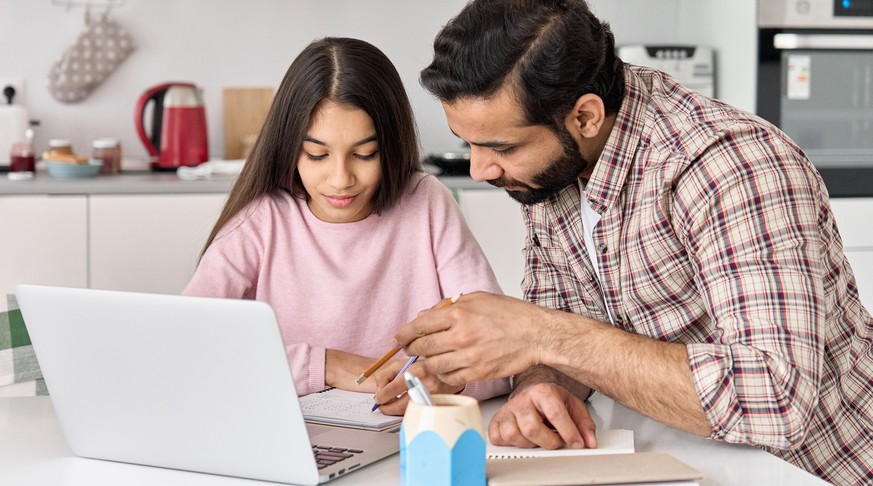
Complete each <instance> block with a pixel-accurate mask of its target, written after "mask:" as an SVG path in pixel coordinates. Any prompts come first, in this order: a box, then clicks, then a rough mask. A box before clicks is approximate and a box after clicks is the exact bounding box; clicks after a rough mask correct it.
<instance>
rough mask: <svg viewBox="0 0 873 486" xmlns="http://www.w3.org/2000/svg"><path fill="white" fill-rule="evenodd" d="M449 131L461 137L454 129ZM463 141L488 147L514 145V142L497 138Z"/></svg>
mask: <svg viewBox="0 0 873 486" xmlns="http://www.w3.org/2000/svg"><path fill="white" fill-rule="evenodd" d="M449 131H450V132H452V134H454V135H455V136H456V137H458V138H461V137H459V136H458V134H457V133H455V131H454V130H452V129H449ZM461 140H464V139H461ZM464 141H465V142H467V143H469V144H470V145H475V146H477V147H488V148H499V147H506V146H509V145H514V144H511V143H509V142H501V141H499V140H488V141H485V142H471V141H470V140H464Z"/></svg>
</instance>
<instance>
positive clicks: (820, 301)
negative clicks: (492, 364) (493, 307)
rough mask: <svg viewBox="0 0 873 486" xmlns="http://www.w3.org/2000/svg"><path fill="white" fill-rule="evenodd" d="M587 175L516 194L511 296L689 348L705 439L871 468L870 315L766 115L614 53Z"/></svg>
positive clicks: (834, 476) (810, 180) (849, 479)
mask: <svg viewBox="0 0 873 486" xmlns="http://www.w3.org/2000/svg"><path fill="white" fill-rule="evenodd" d="M626 78H627V91H628V92H627V95H626V99H625V100H624V103H623V105H622V107H621V109H620V111H619V113H618V116H617V119H616V120H615V125H614V128H613V130H612V133H611V135H610V137H609V140H608V141H607V144H606V146H605V148H604V150H603V153H602V154H601V155H600V158H599V159H598V162H597V165H596V168H595V170H594V173H593V175H592V177H591V179H590V180H589V181H588V184H587V186H586V192H587V194H588V200H589V203H590V205H591V206H592V208H594V210H595V211H597V212H598V213H599V214H600V215H601V221H600V223H599V224H598V225H597V227H596V228H594V242H595V248H596V249H597V252H596V253H597V254H596V255H595V258H596V259H597V262H598V265H599V267H600V274H601V277H602V280H601V281H599V282H598V279H597V278H596V273H595V271H594V268H593V266H592V264H591V262H590V261H589V258H588V254H587V251H586V249H585V245H584V243H583V231H582V223H581V218H580V214H579V213H580V200H579V197H580V193H579V189H578V187H576V185H570V186H568V187H566V188H565V189H563V190H562V191H561V192H559V193H558V194H556V195H555V196H553V197H552V198H550V199H548V200H547V201H545V202H543V203H540V204H536V205H531V206H524V213H525V214H524V217H525V223H526V226H527V236H526V238H525V258H526V260H527V271H526V274H525V277H524V281H523V283H522V286H523V288H524V294H525V298H526V299H527V300H529V301H531V302H534V303H536V304H539V305H542V306H546V307H551V308H555V309H562V310H566V311H570V312H574V313H577V314H582V315H586V316H589V317H591V318H595V319H598V320H600V321H604V322H609V318H608V317H607V315H608V314H607V311H606V308H605V307H604V306H609V313H610V314H611V315H612V316H613V320H614V323H613V324H614V325H615V326H617V327H620V328H621V329H624V330H626V331H628V332H633V333H637V334H643V335H646V336H649V337H651V338H654V339H658V340H662V341H671V342H681V343H685V344H686V346H687V350H688V355H689V360H690V366H691V373H692V375H693V379H694V384H695V387H696V389H697V393H698V395H699V396H700V403H701V404H702V406H703V409H704V411H705V412H706V416H707V418H708V420H709V423H710V426H711V427H712V438H713V439H720V440H724V441H727V442H734V443H747V444H754V445H758V446H761V447H763V448H765V449H766V450H768V451H770V452H772V453H773V454H775V455H777V456H780V457H782V458H784V459H786V460H788V461H790V462H792V463H794V464H796V465H797V466H799V467H801V468H804V469H806V470H808V471H810V472H812V473H813V474H817V475H819V476H821V477H823V478H825V479H827V480H830V481H833V482H835V483H838V484H857V483H861V482H869V481H873V472H871V469H873V358H871V341H873V319H871V317H870V315H869V314H868V313H867V311H866V310H865V309H864V308H863V307H862V305H861V303H860V300H859V298H858V290H857V287H856V285H855V278H854V276H853V274H852V269H851V268H850V266H849V264H848V262H847V261H846V258H845V256H844V255H843V251H842V242H841V240H840V235H839V233H838V231H837V227H836V223H835V221H834V217H833V214H832V213H831V210H830V205H829V201H828V195H827V191H826V189H825V187H824V185H823V183H822V180H821V178H820V177H819V175H818V173H817V172H816V170H815V169H814V168H813V166H812V164H811V163H810V162H809V160H807V158H806V157H805V156H804V154H803V152H802V151H801V150H800V148H798V147H797V146H796V145H795V144H794V143H793V142H791V140H789V139H788V138H787V137H786V136H785V135H784V134H783V133H781V132H780V131H779V130H778V129H776V128H775V127H773V126H772V125H770V124H768V123H766V122H764V121H763V120H761V119H759V118H757V117H755V116H753V115H750V114H748V113H745V112H742V111H739V110H737V109H734V108H732V107H729V106H727V105H724V104H722V103H720V102H718V101H714V100H711V99H708V98H705V97H703V96H700V95H698V94H696V93H694V92H691V91H689V90H687V89H685V88H684V87H682V86H680V85H678V84H676V83H675V82H673V81H672V80H671V79H670V78H669V77H667V76H666V75H664V74H663V73H660V72H657V71H654V70H650V69H645V68H640V67H636V66H628V67H627V68H626Z"/></svg>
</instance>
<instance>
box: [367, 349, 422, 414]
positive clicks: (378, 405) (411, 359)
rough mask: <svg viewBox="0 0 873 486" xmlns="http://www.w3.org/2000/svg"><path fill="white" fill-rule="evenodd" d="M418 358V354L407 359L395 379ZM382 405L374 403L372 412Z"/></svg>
mask: <svg viewBox="0 0 873 486" xmlns="http://www.w3.org/2000/svg"><path fill="white" fill-rule="evenodd" d="M417 359H418V356H411V357H410V358H409V359H408V360H407V361H406V364H405V365H403V368H400V371H398V372H397V374H396V375H394V379H395V380H396V379H397V377H398V376H400V375H402V374H403V372H404V371H406V369H407V368H409V365H411V364H412V363H415V360H417ZM381 406H382V405H381V404H378V403H376V404H374V405H373V408H372V409H371V410H370V413H373V412H375V411H376V409H377V408H379V407H381Z"/></svg>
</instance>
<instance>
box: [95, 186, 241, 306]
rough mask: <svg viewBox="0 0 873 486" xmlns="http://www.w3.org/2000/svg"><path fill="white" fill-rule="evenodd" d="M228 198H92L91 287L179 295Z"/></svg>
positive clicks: (201, 195)
mask: <svg viewBox="0 0 873 486" xmlns="http://www.w3.org/2000/svg"><path fill="white" fill-rule="evenodd" d="M226 198H227V195H226V194H149V195H92V196H91V197H90V210H89V215H90V222H89V224H90V230H89V236H90V246H89V258H88V259H89V272H90V286H91V287H92V288H98V289H111V290H129V291H137V292H152V293H164V294H178V293H179V292H181V291H182V289H183V288H184V287H185V284H187V283H188V280H190V279H191V276H192V275H193V274H194V270H195V268H196V267H197V262H198V260H199V258H200V251H201V250H202V249H203V244H204V243H205V242H206V238H207V237H208V236H209V232H210V231H211V230H212V226H213V225H214V224H215V221H216V219H217V218H218V215H219V213H220V212H221V208H222V207H223V206H224V202H225V200H226Z"/></svg>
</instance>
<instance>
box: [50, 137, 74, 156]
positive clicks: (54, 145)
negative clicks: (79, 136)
mask: <svg viewBox="0 0 873 486" xmlns="http://www.w3.org/2000/svg"><path fill="white" fill-rule="evenodd" d="M48 146H49V151H50V152H55V153H58V154H65V155H73V144H72V143H71V142H70V141H69V140H67V139H65V138H53V139H51V140H49V143H48Z"/></svg>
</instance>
